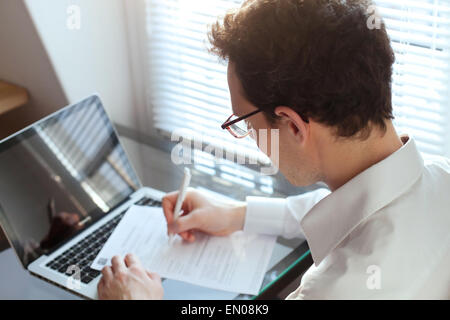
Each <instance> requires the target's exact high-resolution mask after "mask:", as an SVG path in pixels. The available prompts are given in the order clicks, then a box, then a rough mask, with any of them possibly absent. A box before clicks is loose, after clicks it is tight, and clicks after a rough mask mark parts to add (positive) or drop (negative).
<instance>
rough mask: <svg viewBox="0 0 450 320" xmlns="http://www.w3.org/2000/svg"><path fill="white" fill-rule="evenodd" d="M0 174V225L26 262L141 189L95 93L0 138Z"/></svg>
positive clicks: (45, 251) (48, 250)
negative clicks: (20, 130)
mask: <svg viewBox="0 0 450 320" xmlns="http://www.w3.org/2000/svg"><path fill="white" fill-rule="evenodd" d="M0 177H1V178H0V223H1V225H2V227H3V229H4V231H5V233H6V235H7V236H8V238H9V239H10V241H11V243H12V245H13V246H14V248H15V250H16V252H17V253H18V254H19V257H20V259H21V260H22V262H23V264H24V265H28V264H29V263H30V262H32V261H33V260H35V259H36V258H38V257H39V256H40V255H42V254H45V253H48V252H50V251H52V250H53V249H55V248H56V247H57V246H58V245H60V244H62V243H63V242H64V241H66V240H68V239H69V238H70V237H71V236H73V235H74V234H75V233H78V232H80V231H81V230H83V229H84V228H86V227H87V226H89V225H90V224H92V223H93V222H94V221H96V220H98V219H99V218H101V217H102V216H103V215H105V214H106V213H107V212H108V211H110V210H111V209H112V208H114V207H115V206H116V205H118V204H119V203H121V202H123V201H124V200H125V199H127V198H128V196H129V195H130V194H131V193H133V191H134V190H136V189H138V188H139V186H140V182H139V180H138V178H137V176H136V174H135V172H134V171H133V169H132V167H131V166H130V163H129V161H128V158H127V157H126V155H125V153H124V150H123V149H122V147H121V145H120V143H119V141H118V138H117V135H116V133H115V131H114V129H113V127H112V125H111V122H110V120H109V119H108V116H107V115H106V113H105V111H104V109H103V106H102V104H101V102H100V99H99V98H98V97H97V96H92V97H89V98H87V99H85V100H84V101H82V102H80V103H78V104H76V105H72V106H69V107H67V108H65V109H63V110H61V111H60V112H57V113H56V114H54V115H52V116H50V117H48V118H46V119H44V120H42V121H40V122H38V123H36V124H34V125H33V126H31V127H29V128H27V129H26V130H24V131H22V132H21V133H19V134H17V135H15V136H13V137H11V138H8V139H6V140H4V141H3V142H1V143H0Z"/></svg>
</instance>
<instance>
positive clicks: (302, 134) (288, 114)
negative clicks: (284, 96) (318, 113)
mask: <svg viewBox="0 0 450 320" xmlns="http://www.w3.org/2000/svg"><path fill="white" fill-rule="evenodd" d="M275 114H276V115H277V116H279V117H281V119H280V121H281V122H282V123H284V124H285V125H286V126H287V130H288V132H289V133H290V134H292V136H293V137H294V138H295V139H297V140H298V141H299V142H301V143H303V142H304V140H305V138H306V137H308V135H309V129H310V128H309V123H307V122H305V121H304V120H303V119H302V117H300V115H299V114H298V113H297V112H295V111H294V110H292V109H291V108H289V107H286V106H278V107H276V108H275Z"/></svg>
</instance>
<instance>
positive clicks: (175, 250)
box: [91, 206, 276, 295]
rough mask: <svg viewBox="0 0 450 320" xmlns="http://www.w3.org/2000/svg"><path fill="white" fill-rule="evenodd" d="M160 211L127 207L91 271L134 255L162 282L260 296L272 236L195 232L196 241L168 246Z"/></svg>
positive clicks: (273, 243)
mask: <svg viewBox="0 0 450 320" xmlns="http://www.w3.org/2000/svg"><path fill="white" fill-rule="evenodd" d="M168 240H169V237H168V235H167V223H166V219H165V217H164V214H163V211H162V209H161V208H155V207H145V206H132V207H131V208H130V209H129V210H128V211H127V212H126V213H125V215H124V217H123V218H122V220H121V221H120V222H119V224H118V225H117V227H116V229H115V230H114V232H113V233H112V234H111V236H110V237H109V239H108V241H107V242H106V243H105V245H104V246H103V248H102V250H100V252H99V254H98V255H97V257H96V258H95V259H94V262H93V263H92V265H91V268H93V269H96V270H101V269H102V268H103V267H104V266H105V265H111V258H112V257H113V256H114V255H120V256H121V257H122V258H123V257H124V256H125V255H126V254H127V253H134V254H136V255H137V256H138V257H139V258H140V259H141V261H142V263H143V264H144V267H146V269H148V270H150V271H152V272H156V273H158V274H159V275H160V276H161V277H163V278H168V279H173V280H179V281H184V282H187V283H192V284H195V285H200V286H204V287H208V288H212V289H218V290H225V291H230V292H237V293H245V294H252V295H255V294H257V293H258V292H259V289H260V287H261V284H262V281H263V277H264V274H265V272H266V270H267V267H268V263H269V260H270V257H271V255H272V251H273V248H274V245H275V241H276V237H274V236H268V235H256V234H245V233H243V232H242V231H238V232H235V233H233V234H231V235H230V236H227V237H213V236H209V235H206V234H204V233H200V232H199V233H197V234H196V239H195V242H193V243H188V242H185V241H183V239H182V238H181V237H179V236H177V237H176V238H175V239H174V240H175V241H173V242H172V243H171V244H169V241H168Z"/></svg>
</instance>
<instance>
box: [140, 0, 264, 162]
mask: <svg viewBox="0 0 450 320" xmlns="http://www.w3.org/2000/svg"><path fill="white" fill-rule="evenodd" d="M240 2H241V1H235V0H207V1H197V0H196V1H189V0H147V19H148V20H147V21H148V24H147V26H148V28H147V31H148V34H149V59H148V61H149V69H150V71H149V77H148V78H149V80H150V83H149V87H150V96H151V105H152V107H153V114H154V124H155V126H156V128H157V129H159V130H160V132H161V133H163V134H166V135H169V136H170V135H171V134H172V132H174V131H175V130H178V129H183V130H182V134H184V135H187V136H189V137H192V138H200V139H202V140H203V144H204V145H209V146H214V147H215V146H217V147H223V150H224V153H225V152H227V151H228V152H230V154H233V153H234V154H239V155H244V156H246V157H247V158H251V159H254V160H256V161H259V162H260V163H267V162H268V159H267V157H266V156H265V155H264V154H263V153H262V152H260V151H259V150H258V149H257V147H256V144H255V143H254V142H253V141H252V140H251V139H250V138H246V139H242V140H241V139H239V140H238V139H235V138H233V137H232V136H231V135H230V134H229V133H228V132H227V131H226V130H222V129H221V128H220V125H221V124H222V123H223V122H224V121H225V120H226V119H227V117H228V116H229V115H231V113H232V111H231V102H230V97H229V91H228V85H227V75H226V64H224V63H219V61H218V58H217V57H215V56H212V55H211V54H209V53H208V52H207V46H208V43H207V31H208V25H210V24H212V23H213V22H215V21H216V19H217V17H218V16H221V15H224V13H225V12H226V10H228V9H231V8H235V7H237V6H239V4H240Z"/></svg>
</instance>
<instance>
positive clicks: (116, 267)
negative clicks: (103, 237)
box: [111, 256, 127, 275]
mask: <svg viewBox="0 0 450 320" xmlns="http://www.w3.org/2000/svg"><path fill="white" fill-rule="evenodd" d="M111 265H112V266H111V268H112V272H113V273H114V274H115V275H116V274H120V273H124V272H126V269H127V268H126V266H125V262H124V261H123V260H122V259H121V258H120V257H119V256H114V257H113V258H112V259H111Z"/></svg>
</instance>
